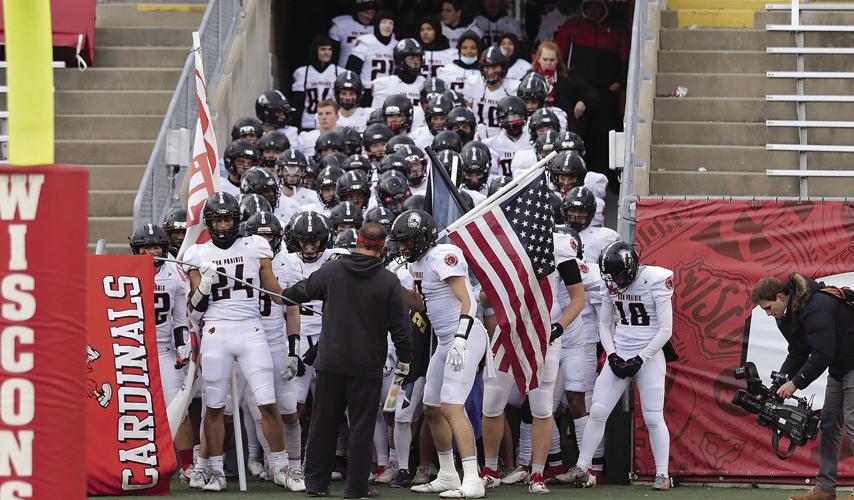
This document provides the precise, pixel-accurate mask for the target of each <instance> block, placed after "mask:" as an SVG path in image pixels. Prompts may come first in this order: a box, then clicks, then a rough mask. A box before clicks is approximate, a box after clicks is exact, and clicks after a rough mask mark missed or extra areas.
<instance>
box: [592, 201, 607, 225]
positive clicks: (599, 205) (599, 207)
mask: <svg viewBox="0 0 854 500" xmlns="http://www.w3.org/2000/svg"><path fill="white" fill-rule="evenodd" d="M590 225H591V226H594V227H602V226H604V225H605V200H603V199H602V198H599V197H597V198H596V213H595V214H593V220H591V221H590Z"/></svg>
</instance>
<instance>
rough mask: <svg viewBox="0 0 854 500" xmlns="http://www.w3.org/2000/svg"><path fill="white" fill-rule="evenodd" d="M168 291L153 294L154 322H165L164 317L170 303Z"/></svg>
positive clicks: (157, 323)
mask: <svg viewBox="0 0 854 500" xmlns="http://www.w3.org/2000/svg"><path fill="white" fill-rule="evenodd" d="M170 302H171V301H170V300H169V294H168V293H155V294H154V324H155V325H162V324H163V323H166V317H167V315H168V314H169V306H170V305H171V304H170Z"/></svg>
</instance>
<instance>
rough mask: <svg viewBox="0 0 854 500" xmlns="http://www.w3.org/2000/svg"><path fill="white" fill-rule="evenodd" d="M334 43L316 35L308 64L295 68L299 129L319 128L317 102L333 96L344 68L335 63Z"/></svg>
mask: <svg viewBox="0 0 854 500" xmlns="http://www.w3.org/2000/svg"><path fill="white" fill-rule="evenodd" d="M333 45H334V43H333V41H332V39H330V38H328V37H326V36H319V37H317V38H315V39H314V40H312V42H311V45H310V46H309V50H308V60H309V64H308V65H306V66H300V67H299V68H297V69H296V71H294V84H293V86H292V87H291V91H292V92H293V97H294V100H295V102H296V103H298V104H297V106H302V109H301V110H300V109H297V112H300V111H301V112H302V118H301V119H300V128H302V129H303V130H311V129H313V128H315V127H317V122H316V120H315V113H317V104H318V103H320V102H321V101H325V100H327V99H331V98H332V95H331V94H332V89H333V86H334V85H335V82H336V81H337V78H338V73H340V72H341V71H343V68H339V67H338V66H337V65H335V64H334V63H333V62H332V54H333ZM285 149H287V148H285Z"/></svg>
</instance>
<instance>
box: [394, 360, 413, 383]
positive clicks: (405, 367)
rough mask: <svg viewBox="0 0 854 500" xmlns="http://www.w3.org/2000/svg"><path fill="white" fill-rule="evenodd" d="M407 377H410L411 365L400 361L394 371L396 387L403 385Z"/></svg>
mask: <svg viewBox="0 0 854 500" xmlns="http://www.w3.org/2000/svg"><path fill="white" fill-rule="evenodd" d="M407 375H409V363H404V362H403V361H398V362H397V366H396V367H395V369H394V383H395V384H396V385H403V380H404V379H405V378H406V376H407Z"/></svg>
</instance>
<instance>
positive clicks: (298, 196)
mask: <svg viewBox="0 0 854 500" xmlns="http://www.w3.org/2000/svg"><path fill="white" fill-rule="evenodd" d="M291 199H293V200H294V202H296V204H297V205H298V206H300V207H302V206H304V205H315V204H316V205H319V204H320V197H319V196H317V191H315V190H314V189H308V188H304V187H297V188H296V189H295V190H294V194H293V196H291ZM300 211H301V212H304V211H305V210H302V209H301V210H300Z"/></svg>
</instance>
